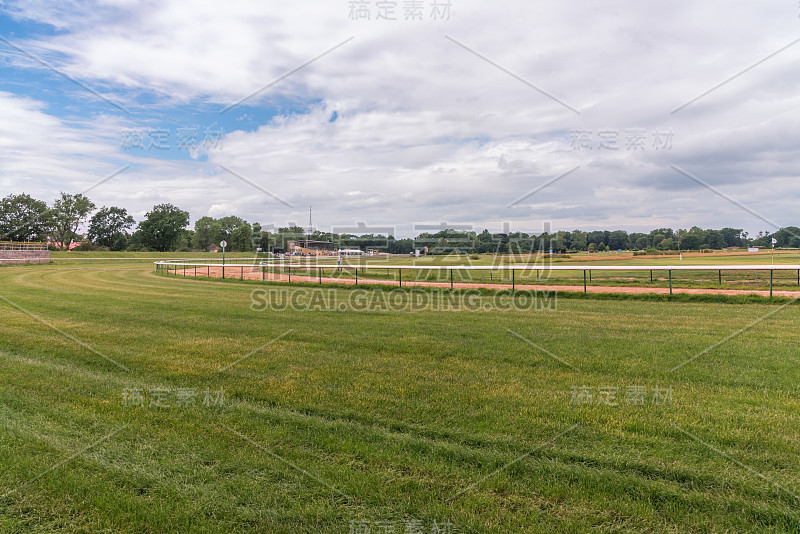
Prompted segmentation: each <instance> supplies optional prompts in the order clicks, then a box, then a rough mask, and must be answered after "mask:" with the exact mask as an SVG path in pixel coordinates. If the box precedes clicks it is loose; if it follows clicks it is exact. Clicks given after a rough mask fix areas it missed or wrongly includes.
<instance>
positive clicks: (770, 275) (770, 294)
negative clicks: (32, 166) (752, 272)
mask: <svg viewBox="0 0 800 534" xmlns="http://www.w3.org/2000/svg"><path fill="white" fill-rule="evenodd" d="M769 298H772V269H770V270H769Z"/></svg>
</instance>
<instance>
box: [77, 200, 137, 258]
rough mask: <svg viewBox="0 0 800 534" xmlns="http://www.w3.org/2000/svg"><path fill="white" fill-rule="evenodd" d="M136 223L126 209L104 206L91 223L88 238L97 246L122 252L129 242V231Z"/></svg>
mask: <svg viewBox="0 0 800 534" xmlns="http://www.w3.org/2000/svg"><path fill="white" fill-rule="evenodd" d="M135 222H136V221H134V220H133V217H131V216H130V215H128V212H127V210H125V208H117V207H115V206H112V207H110V208H106V207H105V206H103V207H102V208H100V210H99V211H98V212H97V213H95V214H94V217H92V219H91V221H89V232H88V233H87V236H88V237H89V239H91V240H92V242H94V243H95V244H97V245H100V246H102V247H108V248H110V249H111V250H122V249H123V248H125V245H126V244H127V241H128V232H127V230H128V229H129V228H130V227H132V226H133V224H134V223H135Z"/></svg>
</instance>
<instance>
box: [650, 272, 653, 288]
mask: <svg viewBox="0 0 800 534" xmlns="http://www.w3.org/2000/svg"><path fill="white" fill-rule="evenodd" d="M650 283H651V284H652V283H653V269H650Z"/></svg>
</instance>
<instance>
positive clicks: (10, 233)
mask: <svg viewBox="0 0 800 534" xmlns="http://www.w3.org/2000/svg"><path fill="white" fill-rule="evenodd" d="M51 224H52V219H51V213H50V210H49V209H48V208H47V204H45V203H44V202H42V201H41V200H36V199H35V198H32V197H31V196H30V195H26V194H25V193H22V194H21V195H8V196H7V197H5V198H4V199H2V200H0V240H10V241H45V240H47V234H48V233H49V232H50V228H51Z"/></svg>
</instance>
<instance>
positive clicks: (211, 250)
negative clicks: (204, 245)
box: [208, 243, 222, 252]
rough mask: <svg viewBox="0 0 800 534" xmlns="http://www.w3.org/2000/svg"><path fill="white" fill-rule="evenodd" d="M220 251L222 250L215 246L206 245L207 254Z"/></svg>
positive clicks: (212, 244)
mask: <svg viewBox="0 0 800 534" xmlns="http://www.w3.org/2000/svg"><path fill="white" fill-rule="evenodd" d="M220 250H222V249H221V248H220V247H218V246H217V245H215V244H214V243H211V244H210V245H208V251H209V252H219V251H220Z"/></svg>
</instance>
